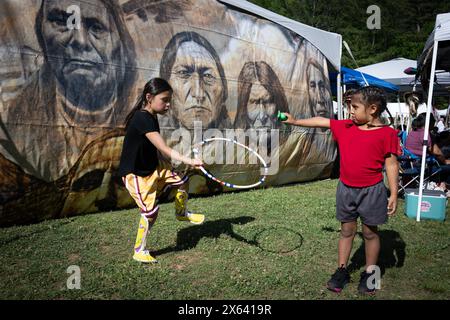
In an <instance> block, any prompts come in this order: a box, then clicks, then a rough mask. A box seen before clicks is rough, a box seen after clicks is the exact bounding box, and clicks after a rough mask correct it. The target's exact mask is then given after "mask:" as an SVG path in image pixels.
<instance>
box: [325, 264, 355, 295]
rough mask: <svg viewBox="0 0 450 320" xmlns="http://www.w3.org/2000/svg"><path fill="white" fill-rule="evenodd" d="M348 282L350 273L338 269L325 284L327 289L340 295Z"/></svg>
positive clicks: (342, 268) (340, 268)
mask: <svg viewBox="0 0 450 320" xmlns="http://www.w3.org/2000/svg"><path fill="white" fill-rule="evenodd" d="M349 282H350V273H349V272H348V270H347V269H346V268H345V267H339V268H337V269H336V272H335V273H334V274H333V275H332V276H331V279H330V280H329V281H328V282H327V289H328V290H331V291H333V292H337V293H340V292H341V291H342V289H344V287H345V285H346V284H347V283H349Z"/></svg>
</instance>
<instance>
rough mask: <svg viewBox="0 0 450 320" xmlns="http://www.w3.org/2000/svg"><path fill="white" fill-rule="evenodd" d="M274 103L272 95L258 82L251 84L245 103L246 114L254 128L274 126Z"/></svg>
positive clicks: (270, 127) (271, 127)
mask: <svg viewBox="0 0 450 320" xmlns="http://www.w3.org/2000/svg"><path fill="white" fill-rule="evenodd" d="M275 113H276V105H275V103H274V99H273V97H272V95H271V94H270V93H269V91H267V89H266V88H264V86H262V85H261V83H260V82H257V83H255V84H253V85H252V89H251V91H250V96H249V99H248V103H247V116H248V119H249V121H250V123H251V126H252V127H253V128H255V129H273V128H275V127H276V114H275Z"/></svg>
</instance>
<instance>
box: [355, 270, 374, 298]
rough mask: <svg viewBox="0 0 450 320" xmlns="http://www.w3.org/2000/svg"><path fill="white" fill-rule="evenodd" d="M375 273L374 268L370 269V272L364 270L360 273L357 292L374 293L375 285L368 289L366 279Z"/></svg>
mask: <svg viewBox="0 0 450 320" xmlns="http://www.w3.org/2000/svg"><path fill="white" fill-rule="evenodd" d="M374 273H375V270H374V271H372V273H367V272H366V271H363V272H362V273H361V279H360V280H359V285H358V292H359V293H362V294H375V290H376V289H375V286H373V288H372V289H369V287H368V285H367V280H369V277H370V276H371V275H373V274H374Z"/></svg>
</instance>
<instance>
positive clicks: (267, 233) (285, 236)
mask: <svg viewBox="0 0 450 320" xmlns="http://www.w3.org/2000/svg"><path fill="white" fill-rule="evenodd" d="M253 240H254V242H255V243H256V245H257V246H258V248H260V249H261V250H263V251H266V252H271V253H277V254H286V253H289V252H292V251H295V250H297V249H298V248H300V247H301V246H302V245H303V236H302V235H301V234H300V233H299V232H297V231H295V230H292V229H290V228H287V227H283V226H273V227H271V228H263V229H261V230H260V231H258V232H257V233H256V234H255V236H254V238H253ZM277 240H278V241H281V242H282V245H283V247H284V248H283V249H279V248H277V246H276V242H277ZM288 240H292V242H293V243H292V244H291V245H290V246H289V241H288ZM286 246H287V248H286Z"/></svg>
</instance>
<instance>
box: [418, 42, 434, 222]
mask: <svg viewBox="0 0 450 320" xmlns="http://www.w3.org/2000/svg"><path fill="white" fill-rule="evenodd" d="M438 45H439V41H434V45H433V59H432V60H431V74H430V85H429V88H428V101H427V116H426V120H425V132H424V134H423V146H422V148H423V149H422V164H421V168H420V183H419V199H418V201H417V214H416V221H420V211H421V207H422V196H423V190H422V188H423V178H424V175H425V162H426V157H427V147H428V143H427V141H428V132H429V130H430V115H431V103H432V101H433V86H434V74H435V72H436V59H437V51H438Z"/></svg>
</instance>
